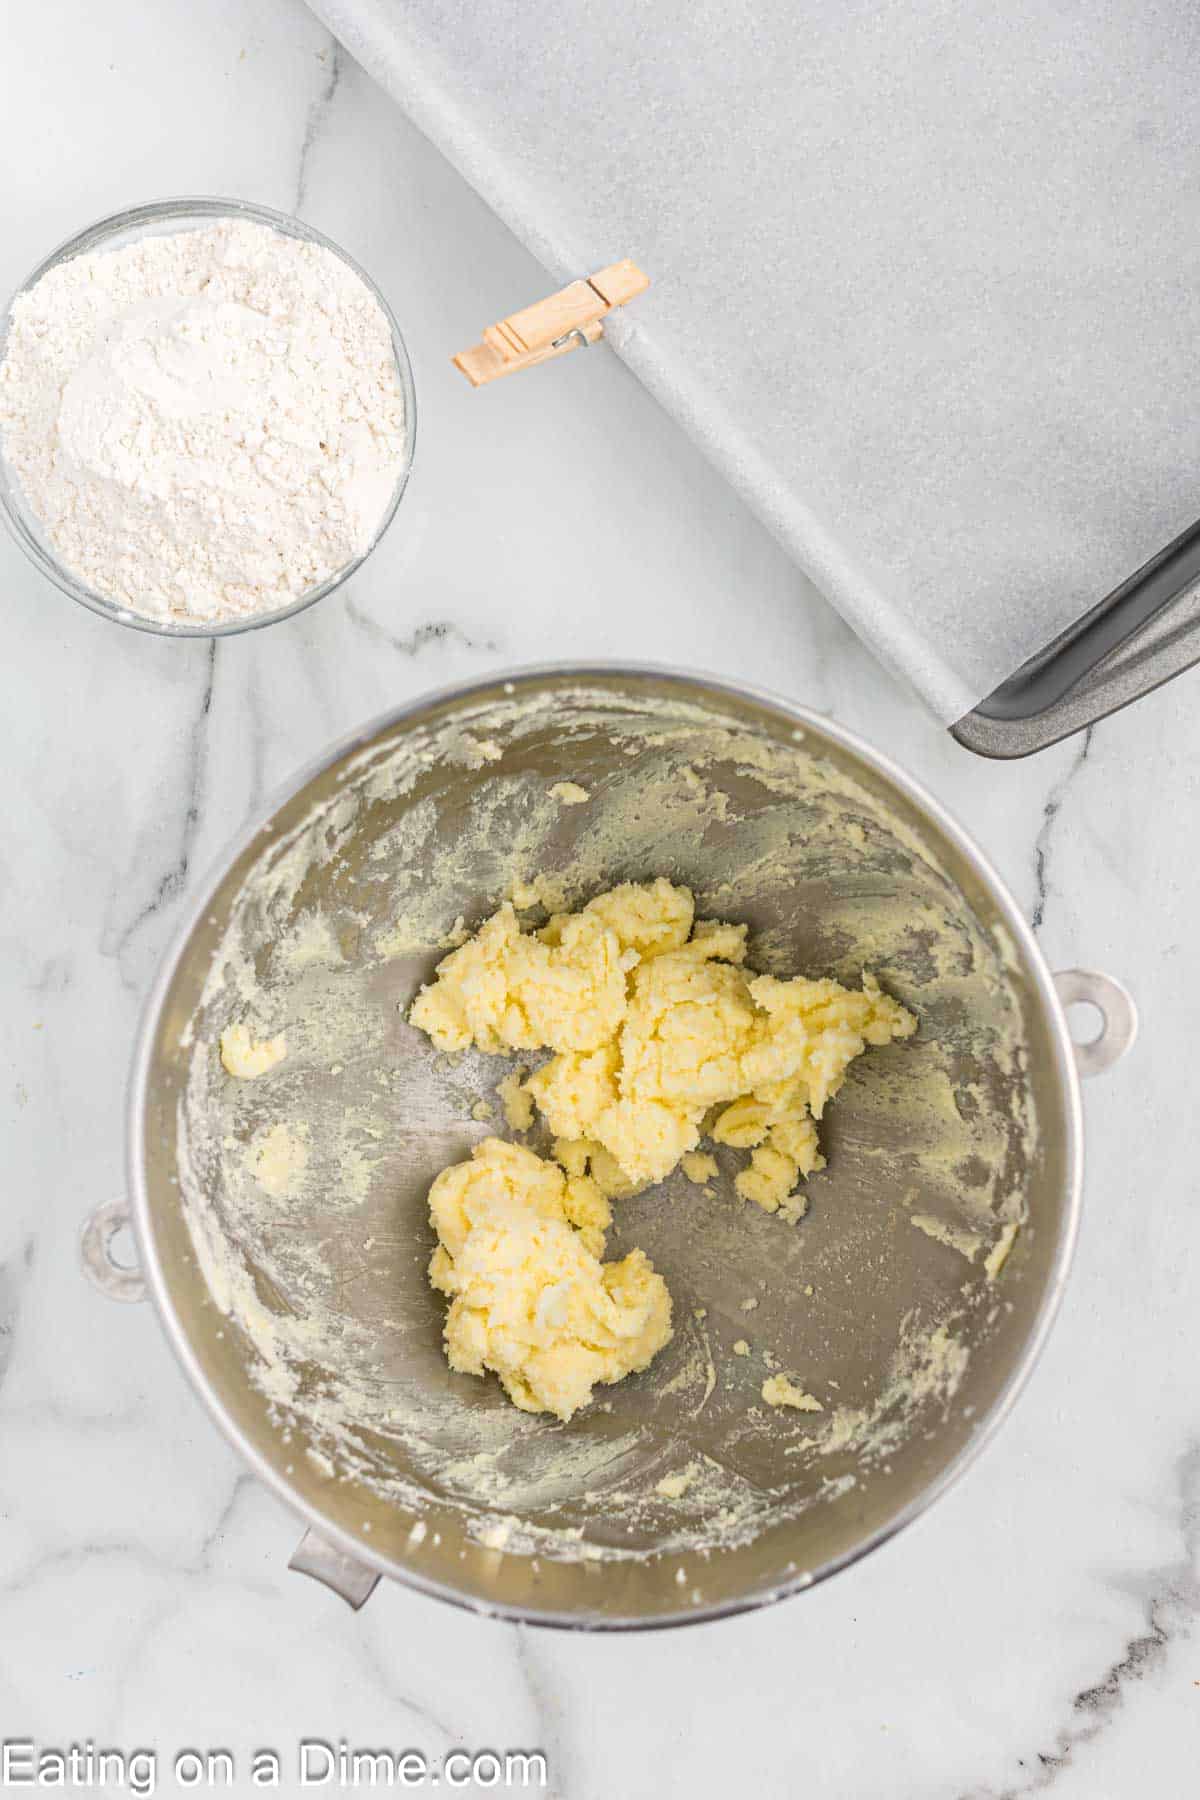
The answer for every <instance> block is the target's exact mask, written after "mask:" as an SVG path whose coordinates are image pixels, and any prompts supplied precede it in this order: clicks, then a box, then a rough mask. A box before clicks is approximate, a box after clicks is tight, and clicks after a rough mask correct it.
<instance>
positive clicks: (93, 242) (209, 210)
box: [0, 199, 417, 638]
mask: <svg viewBox="0 0 1200 1800" xmlns="http://www.w3.org/2000/svg"><path fill="white" fill-rule="evenodd" d="M215 219H251V220H253V221H254V222H255V223H257V224H259V225H269V226H270V227H271V228H272V229H273V230H275V231H281V232H283V233H284V234H285V236H287V237H295V238H304V239H306V240H307V241H308V242H309V243H312V244H321V245H323V246H324V247H325V249H326V250H331V251H332V252H333V254H334V255H335V256H338V257H340V258H341V260H342V261H343V262H344V263H346V264H348V265H349V267H350V268H351V269H353V270H354V272H355V274H356V275H357V276H359V278H360V279H361V280H362V281H363V282H364V283H365V284H366V286H367V288H368V289H369V290H370V292H371V293H372V294H373V295H374V296H375V298H376V300H377V301H378V302H379V305H380V306H381V307H382V309H383V315H384V317H385V319H386V320H387V322H388V326H389V328H390V330H391V334H392V348H393V350H394V352H395V357H396V376H397V379H398V381H399V383H400V388H401V391H402V393H403V395H404V420H405V445H404V463H403V466H402V468H401V470H400V474H399V476H398V478H397V481H396V486H395V488H394V490H393V492H392V496H391V499H390V500H389V501H388V505H387V509H386V511H385V512H384V514H383V517H382V518H381V519H380V521H379V525H378V528H377V529H376V532H375V535H374V537H373V538H372V540H371V542H370V543H369V544H368V546H367V548H366V549H365V550H364V551H363V552H362V554H361V555H359V556H356V557H355V558H354V559H353V561H351V562H348V563H346V564H345V565H344V566H343V567H342V568H340V569H337V570H335V572H334V573H333V574H332V575H330V576H329V577H328V578H327V579H326V580H325V581H322V582H321V583H319V585H318V586H316V587H311V588H308V589H306V590H305V592H304V593H303V594H300V595H298V596H297V597H296V599H294V600H289V602H288V604H287V605H286V606H278V607H275V608H274V610H273V611H271V612H261V613H252V614H250V616H249V617H240V618H237V619H225V620H222V619H198V620H196V621H195V622H194V623H190V622H189V623H185V622H183V621H181V620H176V619H156V618H151V617H150V616H149V615H147V614H145V613H139V612H133V611H132V610H131V609H130V608H129V607H127V606H122V605H121V604H120V603H119V602H118V601H116V600H113V599H111V598H109V596H108V595H106V594H101V593H98V592H97V590H96V589H95V588H92V587H89V586H88V585H87V583H86V582H85V581H81V580H80V578H79V576H78V575H75V574H74V573H73V572H72V571H71V570H70V569H68V568H67V567H66V566H65V565H64V564H63V562H62V561H61V560H60V558H59V556H58V553H57V552H56V551H55V549H54V547H53V545H52V544H51V543H50V541H49V539H48V538H47V537H46V535H45V533H44V532H43V530H42V527H41V525H40V524H39V522H38V520H37V519H36V518H35V517H34V514H33V513H32V511H31V510H30V507H29V504H28V502H27V500H26V498H25V495H24V493H23V491H22V488H21V484H20V481H19V479H18V477H17V475H16V473H15V471H14V470H13V469H12V467H11V466H10V464H9V462H8V459H7V458H6V456H5V455H4V452H3V445H2V443H0V514H3V517H4V521H5V523H6V525H7V526H8V528H9V530H10V531H11V532H12V534H13V536H14V537H15V538H16V540H17V542H18V544H20V546H21V548H22V549H23V550H24V552H25V554H26V555H27V556H28V558H29V560H30V562H32V563H33V564H34V565H35V567H37V568H38V569H40V570H41V572H42V574H43V575H45V576H46V577H47V579H48V580H50V581H52V582H53V583H54V585H55V587H57V588H61V589H62V591H63V593H64V594H70V596H71V598H72V599H73V600H78V601H79V603H80V605H81V606H86V607H89V608H90V609H91V611H92V612H96V613H99V614H100V615H101V616H102V617H103V618H105V619H112V620H113V621H114V622H115V623H116V624H118V625H131V626H132V627H133V629H134V630H135V631H152V632H155V633H156V634H157V635H158V636H159V637H181V638H197V637H201V638H204V637H228V636H231V635H232V634H233V633H235V632H240V631H257V630H259V628H260V627H261V626H263V625H275V624H277V623H278V622H279V620H280V619H290V618H291V617H292V616H293V615H294V614H295V613H298V612H303V611H304V609H305V607H306V606H312V605H314V604H315V602H316V601H318V600H323V599H324V598H325V596H326V595H327V594H332V593H333V592H334V591H335V590H336V589H337V588H340V587H341V585H342V583H343V582H344V581H347V580H349V578H350V576H351V575H353V574H354V571H355V570H356V569H358V568H360V567H361V566H362V564H363V563H364V562H365V561H366V559H367V557H368V556H370V554H371V552H372V551H373V550H374V549H375V547H376V545H377V544H378V543H379V540H380V539H381V538H382V536H383V534H384V532H385V531H386V530H387V528H388V526H389V525H390V524H391V522H392V520H393V519H394V518H395V516H396V508H397V507H398V506H399V504H400V497H401V495H402V494H403V493H404V489H405V487H406V486H407V484H408V477H409V474H410V472H411V470H412V460H413V448H414V445H415V443H416V435H417V400H416V392H415V390H414V388H413V376H412V366H411V364H410V363H409V360H408V351H407V349H406V348H405V344H404V339H403V337H402V336H401V335H400V327H399V325H397V323H396V320H395V318H394V316H393V314H392V309H391V307H390V306H389V305H388V303H387V301H386V300H385V299H384V297H383V295H382V294H381V293H380V291H379V289H378V288H377V287H376V285H375V283H374V282H373V281H372V280H371V277H370V276H369V275H368V274H367V273H366V272H365V271H364V270H363V269H360V268H359V266H358V264H357V263H356V262H355V261H354V259H353V257H351V256H347V254H346V252H345V251H344V250H343V249H341V248H340V247H339V246H338V245H337V244H335V243H333V242H331V240H330V239H329V238H327V237H324V236H323V235H322V233H321V232H319V231H314V230H313V229H312V227H311V225H305V224H304V222H303V221H302V220H300V219H293V218H290V217H289V216H288V215H287V214H286V213H277V212H272V211H271V209H270V208H269V207H266V206H255V205H252V204H251V203H250V202H249V201H246V200H215V199H185V200H155V201H152V202H150V204H149V205H146V206H135V207H131V208H130V209H129V211H127V212H121V213H114V214H113V216H112V217H111V218H108V219H101V220H100V221H99V222H98V223H97V224H95V225H89V226H88V228H87V230H86V231H81V232H79V233H78V234H77V235H76V236H75V237H72V238H69V239H68V240H67V242H66V243H65V244H60V245H59V247H58V249H57V250H55V251H53V252H52V253H51V254H50V255H49V256H48V257H47V258H46V259H45V261H44V262H42V263H39V264H38V266H37V268H36V269H35V270H34V271H33V273H32V275H30V276H29V278H28V280H27V281H26V282H25V283H24V285H23V286H22V287H21V288H20V289H19V290H18V293H17V294H16V295H14V296H13V299H14V300H15V299H17V298H18V297H19V295H20V294H24V293H27V292H28V290H29V289H30V288H31V287H33V286H34V284H35V283H36V282H38V281H40V280H41V278H42V276H43V275H45V274H46V273H47V271H48V270H50V269H53V268H57V266H58V265H59V263H64V262H69V261H70V260H71V258H72V257H75V256H82V255H83V254H85V253H86V252H87V251H90V250H115V249H117V248H119V247H120V246H121V245H123V244H130V243H133V242H135V241H136V240H137V239H139V238H144V237H161V236H164V235H172V234H174V233H175V232H178V231H189V230H193V229H196V228H197V227H200V226H203V225H208V224H211V223H212V222H213V220H215ZM11 319H12V301H10V302H9V304H8V306H7V307H6V308H5V311H4V317H3V319H2V320H0V362H3V360H4V355H5V351H6V348H7V343H8V331H9V325H10V323H11Z"/></svg>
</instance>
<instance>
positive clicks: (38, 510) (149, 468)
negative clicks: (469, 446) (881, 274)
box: [0, 199, 417, 637]
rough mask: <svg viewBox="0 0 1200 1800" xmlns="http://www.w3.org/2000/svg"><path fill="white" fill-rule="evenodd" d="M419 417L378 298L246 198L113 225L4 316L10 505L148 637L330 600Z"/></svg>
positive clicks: (72, 582) (387, 495) (0, 452)
mask: <svg viewBox="0 0 1200 1800" xmlns="http://www.w3.org/2000/svg"><path fill="white" fill-rule="evenodd" d="M416 422H417V412H416V398H415V394H414V389H413V378H412V369H411V366H410V363H409V359H408V352H407V350H406V348H405V345H404V340H403V338H402V336H401V334H400V329H399V326H398V325H397V323H396V320H395V318H394V317H393V315H392V313H391V310H390V308H389V307H388V304H387V302H386V301H385V300H384V298H383V296H382V294H381V293H380V292H379V289H378V288H377V287H376V286H375V284H374V283H373V282H372V281H371V280H370V278H369V277H368V276H367V275H365V274H364V273H363V271H362V270H361V269H360V268H359V267H358V266H357V264H356V263H354V262H353V261H352V260H351V258H350V257H348V256H347V255H346V253H345V252H344V251H343V250H341V249H339V248H338V246H337V245H336V244H333V243H331V242H330V240H329V239H328V238H325V237H323V236H322V235H321V234H320V233H319V232H317V231H313V230H312V229H311V227H309V226H307V225H305V224H303V223H302V222H301V221H300V220H298V219H293V218H289V217H287V216H286V215H284V214H282V213H276V212H272V211H270V210H269V209H268V208H266V207H261V206H254V205H250V204H248V203H246V202H244V201H240V200H216V199H199V200H198V199H188V200H165V201H158V202H155V203H153V204H151V205H147V206H140V207H136V208H133V209H132V210H130V211H128V212H123V213H120V214H117V215H115V216H114V217H112V218H108V219H103V220H101V221H100V223H99V224H96V225H93V226H91V227H89V228H88V229H87V230H86V231H83V232H80V233H79V234H78V235H77V236H76V237H73V238H71V239H70V240H69V242H67V243H65V244H63V245H61V246H60V248H59V249H57V250H56V251H54V253H53V254H52V255H51V256H49V257H47V258H46V260H45V261H44V262H43V263H42V264H41V265H40V266H39V267H38V268H37V269H35V270H34V272H33V274H32V275H31V276H30V277H29V279H28V280H27V281H26V282H25V284H24V286H23V287H22V288H21V289H20V290H19V292H18V293H17V294H16V295H15V296H14V298H13V300H12V302H11V303H10V305H9V307H8V309H7V311H6V312H5V314H4V316H3V319H2V320H0V511H2V512H3V515H4V518H5V521H6V523H7V524H8V526H9V528H10V530H11V531H12V533H13V535H14V536H15V538H16V540H17V542H18V543H19V544H20V545H21V547H22V549H24V550H25V552H26V554H27V555H28V556H29V558H30V560H31V561H32V562H33V563H34V564H35V565H36V566H37V568H39V569H40V570H41V572H42V573H43V574H44V575H45V576H47V577H48V579H49V580H50V581H52V582H54V584H55V585H56V586H57V587H59V588H61V589H62V591H63V592H64V593H66V594H70V595H71V597H72V598H73V599H75V600H78V601H79V602H80V603H81V604H82V605H84V606H86V607H89V608H90V609H91V610H92V611H93V612H97V613H100V614H102V615H103V616H104V617H105V618H108V619H113V620H115V621H117V622H118V623H120V624H123V625H131V626H133V627H134V628H135V629H136V630H139V631H151V632H157V633H159V634H161V635H164V636H170V637H216V636H224V635H226V634H228V633H231V632H239V631H251V630H254V629H256V628H257V627H258V626H261V625H270V624H274V623H276V622H277V621H278V620H280V619H285V618H289V617H290V616H291V615H292V614H293V613H297V612H300V611H301V610H303V608H305V607H307V606H311V605H313V603H314V602H315V601H317V600H320V599H323V598H324V597H325V596H326V595H327V594H331V593H333V592H334V591H335V589H337V588H339V587H340V586H341V585H342V583H343V582H344V581H346V580H347V579H348V578H349V576H351V575H352V574H353V573H354V571H355V570H356V569H357V568H359V566H360V565H361V564H362V563H363V562H364V561H365V559H366V558H367V557H368V556H369V555H370V554H371V552H372V550H374V548H375V546H376V545H377V544H378V543H379V541H380V539H381V538H382V536H383V534H384V532H385V531H386V530H387V528H388V526H389V525H390V524H391V521H392V519H393V517H394V516H395V513H396V509H397V507H398V506H399V504H400V499H401V496H402V495H403V492H404V489H405V486H406V484H407V481H408V476H409V472H410V469H411V467H412V457H413V447H414V442H415V437H416Z"/></svg>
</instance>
